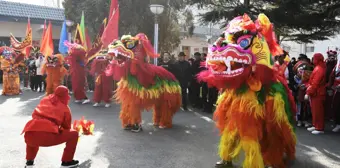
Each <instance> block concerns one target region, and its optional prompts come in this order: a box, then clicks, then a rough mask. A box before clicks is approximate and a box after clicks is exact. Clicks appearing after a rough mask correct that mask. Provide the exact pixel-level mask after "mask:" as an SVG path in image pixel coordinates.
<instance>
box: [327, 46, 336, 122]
mask: <svg viewBox="0 0 340 168" xmlns="http://www.w3.org/2000/svg"><path fill="white" fill-rule="evenodd" d="M337 55H338V52H336V51H333V50H329V51H327V59H326V60H325V63H326V83H329V84H330V80H332V79H331V78H333V79H334V71H333V70H334V67H335V66H336V64H337ZM332 75H333V76H332ZM326 91H327V94H326V102H325V119H326V120H327V119H330V120H334V119H335V117H336V116H335V115H336V112H337V111H333V109H334V108H332V102H333V98H334V88H332V85H331V84H330V85H328V87H327V88H326Z"/></svg>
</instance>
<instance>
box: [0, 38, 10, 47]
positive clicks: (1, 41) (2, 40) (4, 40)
mask: <svg viewBox="0 0 340 168" xmlns="http://www.w3.org/2000/svg"><path fill="white" fill-rule="evenodd" d="M10 45H11V42H10V41H9V37H0V47H1V46H10Z"/></svg>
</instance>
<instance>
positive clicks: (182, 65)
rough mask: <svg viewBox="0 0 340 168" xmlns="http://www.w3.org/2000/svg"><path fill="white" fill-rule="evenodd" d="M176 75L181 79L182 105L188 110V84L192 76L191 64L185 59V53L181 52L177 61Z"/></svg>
mask: <svg viewBox="0 0 340 168" xmlns="http://www.w3.org/2000/svg"><path fill="white" fill-rule="evenodd" d="M174 67H175V70H174V72H175V77H176V78H177V80H178V81H179V83H180V85H181V88H182V107H183V110H188V101H187V97H188V92H187V90H188V85H189V82H190V79H191V77H192V75H191V74H192V73H191V66H190V63H189V62H188V61H186V60H185V53H184V52H180V53H179V55H178V61H177V62H176V63H175V66H174Z"/></svg>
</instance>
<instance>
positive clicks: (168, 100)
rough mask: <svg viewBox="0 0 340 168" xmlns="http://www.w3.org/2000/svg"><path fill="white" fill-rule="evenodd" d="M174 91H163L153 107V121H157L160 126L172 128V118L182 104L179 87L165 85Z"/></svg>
mask: <svg viewBox="0 0 340 168" xmlns="http://www.w3.org/2000/svg"><path fill="white" fill-rule="evenodd" d="M165 87H168V88H170V89H168V90H171V89H173V90H174V91H173V92H172V93H169V92H164V93H163V96H162V100H160V101H159V103H160V104H157V105H156V106H155V108H154V123H158V124H159V126H160V128H172V118H173V116H174V114H175V113H176V112H177V111H178V110H179V109H180V107H181V106H182V96H181V88H180V86H179V85H177V86H165Z"/></svg>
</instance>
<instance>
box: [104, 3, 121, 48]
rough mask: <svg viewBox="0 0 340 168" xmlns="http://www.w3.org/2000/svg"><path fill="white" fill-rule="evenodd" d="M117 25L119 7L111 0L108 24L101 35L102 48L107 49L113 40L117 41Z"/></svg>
mask: <svg viewBox="0 0 340 168" xmlns="http://www.w3.org/2000/svg"><path fill="white" fill-rule="evenodd" d="M111 12H112V13H111ZM118 25H119V5H118V1H117V0H112V1H111V8H110V16H109V22H108V24H107V26H106V28H105V30H104V33H103V35H102V42H103V47H104V48H105V47H107V46H108V45H109V44H110V43H111V42H112V41H113V40H115V39H118Z"/></svg>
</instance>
